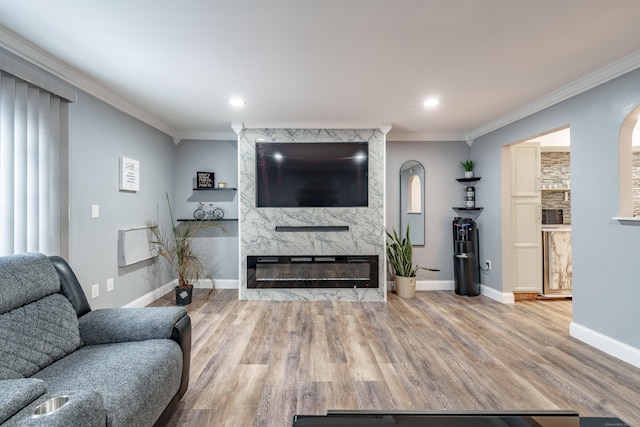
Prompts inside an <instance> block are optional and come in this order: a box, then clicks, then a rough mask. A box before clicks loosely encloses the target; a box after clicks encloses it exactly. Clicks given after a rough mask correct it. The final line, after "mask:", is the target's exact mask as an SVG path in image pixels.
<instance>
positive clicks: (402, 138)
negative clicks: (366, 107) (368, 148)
mask: <svg viewBox="0 0 640 427" xmlns="http://www.w3.org/2000/svg"><path fill="white" fill-rule="evenodd" d="M467 137H468V135H467V134H466V133H416V132H390V133H389V134H388V135H387V141H397V142H409V141H423V142H431V141H465V142H467ZM467 143H468V142H467Z"/></svg>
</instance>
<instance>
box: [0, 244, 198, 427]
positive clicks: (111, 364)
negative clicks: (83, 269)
mask: <svg viewBox="0 0 640 427" xmlns="http://www.w3.org/2000/svg"><path fill="white" fill-rule="evenodd" d="M190 353H191V321H190V319H189V316H188V315H187V312H186V310H185V309H184V308H182V307H166V308H165V307H163V308H115V309H100V310H93V311H92V310H91V308H90V306H89V304H88V302H87V299H86V297H85V295H84V292H83V291H82V288H81V287H80V284H79V283H78V280H77V278H76V276H75V274H74V273H73V271H72V270H71V268H70V267H69V265H68V264H67V263H66V262H65V261H64V260H63V259H62V258H60V257H47V256H45V255H43V254H37V253H29V254H20V255H11V256H6V257H0V425H2V426H5V425H6V426H65V427H67V426H82V427H87V426H88V427H90V426H105V425H107V426H126V427H130V426H152V425H164V424H166V423H167V422H168V421H169V419H170V418H171V415H172V413H173V412H174V411H175V409H176V407H177V405H178V403H179V401H180V398H181V397H182V396H183V395H184V393H185V392H186V390H187V386H188V384H189V360H190ZM55 398H58V399H57V400H54V399H55ZM64 401H66V404H64V405H63V406H62V407H61V408H59V409H58V410H55V411H53V412H52V413H50V414H48V415H47V414H40V412H42V411H43V410H44V411H45V412H46V410H50V409H52V406H51V405H50V404H51V403H63V402H64ZM44 402H47V403H45V404H44V405H42V404H43V403H44ZM53 407H55V405H53ZM34 412H35V414H34Z"/></svg>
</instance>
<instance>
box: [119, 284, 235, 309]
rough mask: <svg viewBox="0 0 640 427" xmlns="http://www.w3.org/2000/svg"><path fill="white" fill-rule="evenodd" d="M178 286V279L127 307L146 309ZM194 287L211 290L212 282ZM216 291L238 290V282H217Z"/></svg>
mask: <svg viewBox="0 0 640 427" xmlns="http://www.w3.org/2000/svg"><path fill="white" fill-rule="evenodd" d="M177 285H178V279H174V280H172V281H171V282H169V283H167V284H165V285H162V286H160V287H159V288H157V289H154V290H153V291H151V292H149V293H147V294H145V295H142V296H141V297H140V298H137V299H135V300H134V301H131V302H130V303H129V304H127V305H125V307H146V306H147V305H149V304H151V303H152V302H154V301H155V300H157V299H158V298H160V297H162V296H164V295H166V294H167V293H168V292H171V291H172V290H173V288H175V287H176V286H177ZM193 287H194V288H202V289H211V280H209V279H203V280H200V281H198V283H196V284H195V285H194V286H193ZM216 289H238V280H216Z"/></svg>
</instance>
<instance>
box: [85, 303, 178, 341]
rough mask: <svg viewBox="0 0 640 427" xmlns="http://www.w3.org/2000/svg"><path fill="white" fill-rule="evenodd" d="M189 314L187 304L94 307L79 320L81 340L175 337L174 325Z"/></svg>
mask: <svg viewBox="0 0 640 427" xmlns="http://www.w3.org/2000/svg"><path fill="white" fill-rule="evenodd" d="M185 316H187V310H186V309H185V308H183V307H144V308H104V309H99V310H93V311H91V312H89V313H87V314H85V315H84V316H82V317H81V318H80V319H78V323H79V326H80V339H81V340H82V342H83V343H84V344H85V345H98V344H112V343H117V342H128V341H145V340H150V339H171V338H172V335H173V329H174V326H175V325H176V323H177V322H178V321H179V320H180V319H182V318H183V317H185Z"/></svg>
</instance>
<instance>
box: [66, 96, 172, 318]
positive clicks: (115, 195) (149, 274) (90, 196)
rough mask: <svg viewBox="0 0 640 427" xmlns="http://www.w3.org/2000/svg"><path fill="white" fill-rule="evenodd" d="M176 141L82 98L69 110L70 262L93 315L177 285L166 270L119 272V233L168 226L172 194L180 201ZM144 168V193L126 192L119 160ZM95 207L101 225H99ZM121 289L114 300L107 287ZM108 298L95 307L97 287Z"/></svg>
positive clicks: (146, 266)
mask: <svg viewBox="0 0 640 427" xmlns="http://www.w3.org/2000/svg"><path fill="white" fill-rule="evenodd" d="M173 154H174V144H173V140H172V139H171V138H170V137H169V136H167V135H165V134H163V133H161V132H160V131H157V130H155V129H153V128H151V127H150V126H148V125H146V124H143V123H142V122H140V121H138V120H136V119H134V118H132V117H130V116H128V115H126V114H124V113H122V112H120V111H119V110H116V109H115V108H112V107H110V106H108V105H106V104H105V103H103V102H101V101H99V100H97V99H95V98H93V97H91V96H89V95H87V94H85V93H83V92H80V91H78V101H77V102H76V103H75V104H71V105H70V108H69V203H70V225H69V228H70V230H69V238H70V256H69V260H68V261H69V264H70V265H71V267H72V268H73V270H74V271H75V273H76V275H77V276H78V279H79V280H80V283H81V284H82V287H83V289H84V291H85V293H86V294H87V296H88V298H89V303H90V304H91V307H93V308H100V307H116V306H123V305H125V304H128V303H130V302H132V301H133V300H135V299H137V298H139V297H141V296H143V295H145V294H147V293H148V292H150V291H152V290H153V289H156V288H157V287H158V286H161V285H164V284H166V283H167V282H169V281H170V280H171V278H172V277H171V276H170V275H169V274H168V272H167V271H166V268H161V267H160V266H161V263H154V262H151V261H144V262H141V263H138V264H134V265H132V266H130V267H126V268H118V258H117V255H118V251H117V242H118V230H119V229H123V228H131V227H136V226H144V225H145V223H146V222H147V220H156V219H158V220H159V221H160V223H161V224H162V223H164V224H166V223H167V209H166V202H165V200H164V195H165V193H167V192H168V193H169V194H170V197H171V198H173V177H174V166H173ZM120 156H125V157H129V158H132V159H135V160H138V161H140V191H139V192H137V193H130V192H121V191H119V185H118V184H119V183H118V171H119V166H118V158H119V157H120ZM91 205H99V206H100V217H99V218H96V219H93V218H91ZM108 278H114V284H115V289H114V291H112V292H107V290H106V281H107V279H108ZM94 284H99V285H100V296H99V297H98V298H96V299H91V286H92V285H94Z"/></svg>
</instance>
